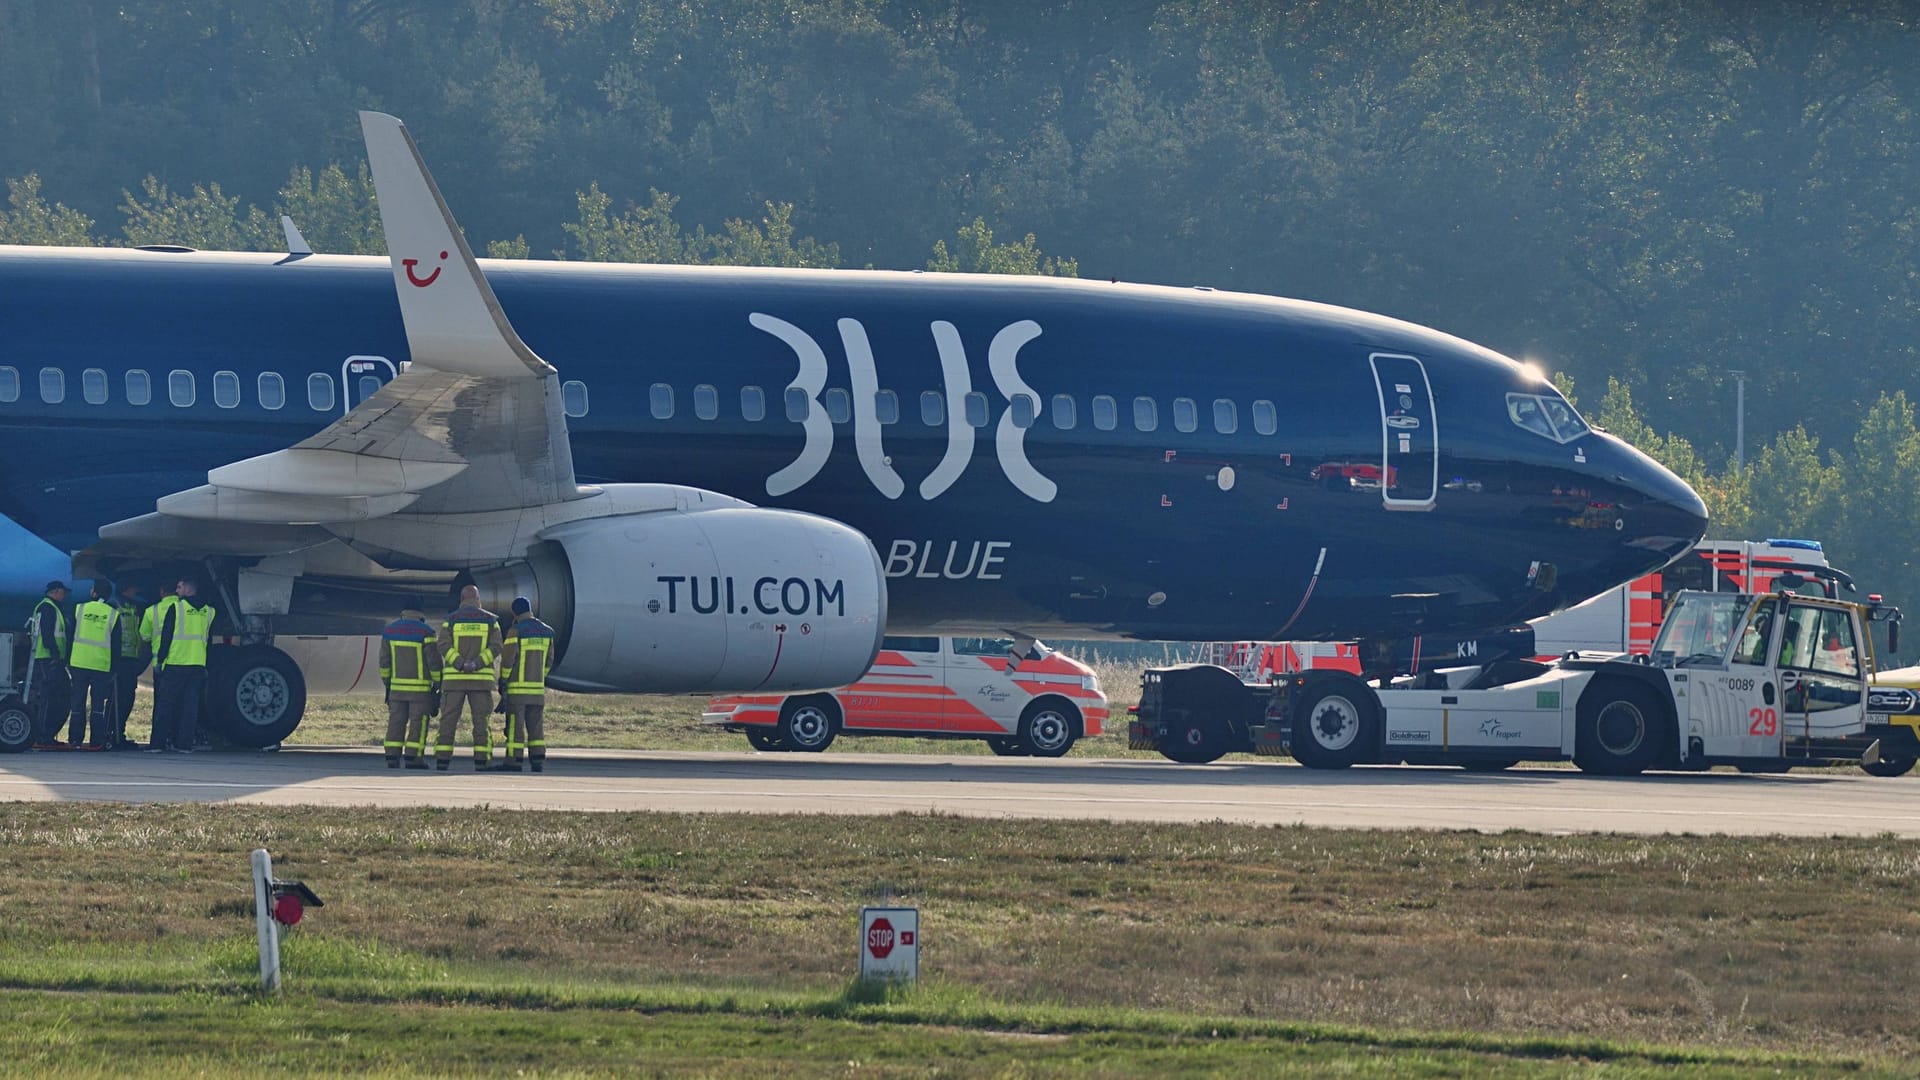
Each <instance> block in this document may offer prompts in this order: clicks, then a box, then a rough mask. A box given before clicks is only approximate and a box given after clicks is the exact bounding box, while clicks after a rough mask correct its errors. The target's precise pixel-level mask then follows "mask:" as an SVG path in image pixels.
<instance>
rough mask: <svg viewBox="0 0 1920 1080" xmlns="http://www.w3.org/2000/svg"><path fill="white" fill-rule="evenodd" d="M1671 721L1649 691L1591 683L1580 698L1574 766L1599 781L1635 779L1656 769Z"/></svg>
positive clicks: (1630, 685)
mask: <svg viewBox="0 0 1920 1080" xmlns="http://www.w3.org/2000/svg"><path fill="white" fill-rule="evenodd" d="M1666 739H1667V717H1666V713H1665V711H1664V710H1662V709H1661V707H1660V704H1659V702H1658V701H1656V700H1655V699H1654V696H1653V695H1652V694H1651V693H1649V692H1648V691H1647V689H1646V688H1645V687H1642V686H1638V685H1635V684H1633V683H1625V682H1608V683H1596V684H1589V685H1588V686H1587V690H1586V693H1584V694H1581V695H1580V708H1579V712H1578V714H1577V723H1576V726H1575V729H1574V739H1573V763H1574V764H1575V765H1578V766H1579V767H1580V771H1581V772H1587V773H1594V774H1596V775H1599V776H1633V775H1636V774H1638V773H1641V772H1645V771H1646V770H1647V769H1648V768H1650V767H1652V765H1653V763H1654V761H1655V760H1656V759H1657V758H1658V757H1659V756H1660V750H1661V748H1662V747H1663V746H1665V745H1666Z"/></svg>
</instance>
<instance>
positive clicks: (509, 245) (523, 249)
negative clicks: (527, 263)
mask: <svg viewBox="0 0 1920 1080" xmlns="http://www.w3.org/2000/svg"><path fill="white" fill-rule="evenodd" d="M532 257H533V245H531V244H529V243H527V237H526V234H525V233H522V234H520V235H519V236H516V237H514V238H513V239H511V240H494V241H490V242H489V243H488V244H487V258H489V259H530V258H532Z"/></svg>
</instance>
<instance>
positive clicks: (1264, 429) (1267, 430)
mask: <svg viewBox="0 0 1920 1080" xmlns="http://www.w3.org/2000/svg"><path fill="white" fill-rule="evenodd" d="M1253 430H1255V431H1257V432H1259V433H1260V434H1262V435H1271V434H1273V433H1274V432H1275V431H1278V430H1280V422H1279V418H1278V417H1277V416H1276V415H1275V413H1274V408H1273V402H1271V401H1256V402H1254V403H1253Z"/></svg>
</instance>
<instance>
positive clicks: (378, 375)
mask: <svg viewBox="0 0 1920 1080" xmlns="http://www.w3.org/2000/svg"><path fill="white" fill-rule="evenodd" d="M399 373H400V369H399V368H397V367H395V366H394V364H393V361H391V360H389V359H387V358H386V357H384V356H349V357H347V358H346V360H345V361H344V362H342V363H341V365H340V384H341V387H342V389H343V391H344V392H343V393H342V394H341V395H340V399H341V401H342V402H343V403H344V404H345V406H346V408H345V409H344V410H342V411H343V412H352V411H353V409H354V406H356V405H358V404H360V403H361V402H363V401H365V400H367V399H368V398H370V397H372V396H373V395H375V394H377V393H379V392H380V388H381V387H383V386H385V385H387V384H388V383H390V382H392V381H393V377H394V376H395V375H398V374H399Z"/></svg>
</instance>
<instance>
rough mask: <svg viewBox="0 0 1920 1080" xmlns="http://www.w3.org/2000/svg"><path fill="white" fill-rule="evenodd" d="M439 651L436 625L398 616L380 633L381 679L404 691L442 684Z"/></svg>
mask: <svg viewBox="0 0 1920 1080" xmlns="http://www.w3.org/2000/svg"><path fill="white" fill-rule="evenodd" d="M439 651H440V650H439V649H438V648H437V647H435V646H434V641H433V628H432V627H430V626H428V625H427V624H426V623H424V622H421V621H420V620H419V619H411V618H404V617H403V618H399V619H395V620H394V621H392V622H390V623H388V624H387V626H386V629H385V630H383V631H381V634H380V678H381V679H382V680H383V681H385V682H386V684H387V688H388V689H390V690H395V691H399V692H402V693H404V692H407V691H415V692H418V691H422V690H432V689H433V688H434V687H435V686H437V685H439V683H440V662H439Z"/></svg>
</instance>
